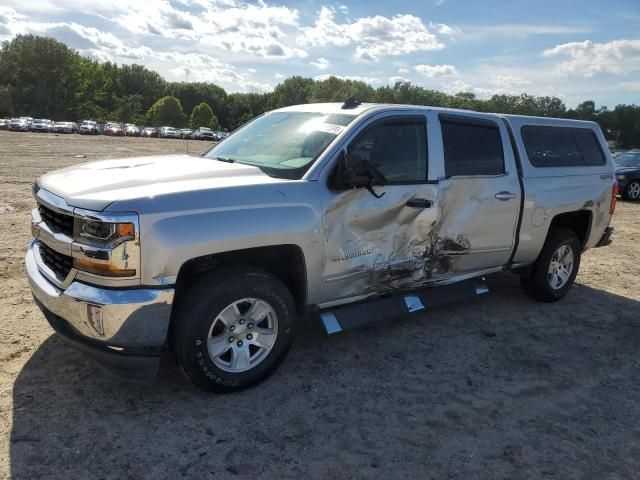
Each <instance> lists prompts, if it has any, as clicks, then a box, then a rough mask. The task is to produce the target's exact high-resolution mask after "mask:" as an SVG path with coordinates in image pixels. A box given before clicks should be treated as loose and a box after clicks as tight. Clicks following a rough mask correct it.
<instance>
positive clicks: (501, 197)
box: [496, 192, 516, 202]
mask: <svg viewBox="0 0 640 480" xmlns="http://www.w3.org/2000/svg"><path fill="white" fill-rule="evenodd" d="M496 198H497V199H498V200H502V201H503V202H506V201H507V200H513V199H514V198H516V194H515V193H511V192H499V193H496Z"/></svg>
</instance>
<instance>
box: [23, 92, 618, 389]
mask: <svg viewBox="0 0 640 480" xmlns="http://www.w3.org/2000/svg"><path fill="white" fill-rule="evenodd" d="M33 193H34V196H35V200H36V202H37V208H36V209H34V210H33V213H32V230H33V237H34V240H33V242H32V244H31V246H30V248H29V250H28V252H27V255H26V270H27V274H28V278H29V283H30V286H31V289H32V291H33V296H34V298H35V300H36V302H37V303H38V305H39V306H40V308H41V309H42V311H43V312H44V314H45V316H46V318H47V319H48V321H49V322H50V324H51V325H52V327H53V328H54V330H56V331H57V332H58V333H59V334H61V335H62V336H63V337H64V338H66V339H67V340H68V341H69V342H70V343H71V344H73V345H74V346H76V347H77V348H79V349H81V350H82V351H85V352H86V353H88V354H89V355H90V356H92V357H94V358H96V359H98V360H99V361H101V362H102V363H103V364H104V365H106V366H108V368H109V369H110V370H111V371H112V372H115V373H116V374H118V375H120V376H122V377H126V378H129V379H133V380H140V381H143V380H148V379H150V378H153V377H154V376H155V374H156V371H157V369H158V363H159V356H160V354H161V352H162V351H163V350H164V349H166V348H168V349H169V350H170V351H171V352H172V353H173V355H174V358H175V359H176V360H177V362H178V364H179V365H180V367H181V369H182V371H183V372H184V373H185V374H186V375H187V376H188V378H190V379H191V381H192V382H193V383H195V384H196V385H198V386H200V387H203V388H205V389H208V390H212V391H235V390H240V389H243V388H246V387H249V386H251V385H253V384H256V383H257V382H259V381H261V380H262V379H264V378H265V377H267V376H268V375H269V374H271V373H272V372H273V371H274V370H275V369H276V368H277V366H278V365H279V364H280V363H281V362H282V360H283V359H284V357H285V356H286V354H287V351H288V350H289V348H290V346H291V344H292V341H293V338H294V335H295V332H296V327H297V324H299V321H300V320H299V319H300V318H313V317H315V318H319V319H321V324H322V325H323V326H324V328H325V329H326V331H327V333H336V332H340V331H342V330H347V329H349V328H353V327H355V326H358V325H361V324H363V323H365V322H369V321H375V320H378V319H382V318H389V317H391V318H394V317H397V316H400V315H403V314H407V313H408V312H414V311H417V310H421V309H425V308H427V309H428V308H432V307H433V306H434V305H438V304H441V303H443V302H445V301H460V300H462V299H464V298H467V297H472V296H474V295H477V294H480V293H483V292H486V291H487V290H488V289H487V287H486V285H485V284H484V279H483V276H485V275H488V274H491V273H493V272H501V271H511V272H514V273H515V274H518V275H520V277H521V279H522V285H523V287H524V289H525V291H526V292H527V293H529V294H530V295H531V296H533V297H534V298H535V299H538V300H541V301H545V302H550V301H555V300H558V299H560V298H562V297H563V296H564V295H565V294H566V293H567V291H568V290H569V289H570V288H571V285H572V284H573V282H574V279H575V277H576V274H577V273H578V267H579V265H580V256H581V253H582V252H583V251H585V250H586V249H587V248H592V247H598V246H601V245H606V244H608V243H610V236H611V232H612V228H611V227H609V222H610V220H611V215H612V213H613V211H614V208H615V202H616V194H617V184H616V182H615V179H614V166H613V163H612V160H611V157H610V155H609V153H608V150H607V148H606V142H605V139H604V137H603V135H602V133H601V131H600V129H599V127H598V126H597V125H596V124H595V123H591V122H581V121H571V120H560V119H551V118H535V117H521V116H512V115H496V114H490V113H476V112H470V111H461V110H450V109H443V108H430V107H419V106H405V105H376V104H360V103H359V102H357V101H354V100H351V99H350V100H349V101H347V102H345V103H344V104H339V103H337V104H333V103H332V104H312V105H300V106H294V107H288V108H283V109H280V110H275V111H272V112H269V113H266V114H264V115H261V116H260V117H258V118H256V119H255V120H253V121H251V122H249V123H248V124H246V125H245V126H243V127H242V128H240V129H239V130H237V131H236V132H235V133H233V134H232V135H231V136H229V137H228V138H226V139H225V140H224V141H222V142H220V143H219V144H217V145H216V146H214V147H213V148H212V149H210V150H209V151H207V152H205V153H204V154H203V155H202V156H201V157H200V158H198V157H190V156H186V155H183V156H181V155H172V156H155V157H140V158H128V159H120V160H106V161H100V162H94V163H88V164H84V165H78V166H74V167H69V168H65V169H62V170H58V171H55V172H51V173H48V174H46V175H44V176H42V177H40V178H39V179H38V181H37V182H36V183H35V185H34V191H33ZM303 314H304V315H303Z"/></svg>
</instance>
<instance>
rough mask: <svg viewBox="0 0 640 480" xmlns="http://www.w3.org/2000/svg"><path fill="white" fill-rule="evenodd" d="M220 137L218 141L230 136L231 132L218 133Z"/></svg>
mask: <svg viewBox="0 0 640 480" xmlns="http://www.w3.org/2000/svg"><path fill="white" fill-rule="evenodd" d="M216 134H217V135H218V140H224V139H225V138H227V137H228V136H229V132H216Z"/></svg>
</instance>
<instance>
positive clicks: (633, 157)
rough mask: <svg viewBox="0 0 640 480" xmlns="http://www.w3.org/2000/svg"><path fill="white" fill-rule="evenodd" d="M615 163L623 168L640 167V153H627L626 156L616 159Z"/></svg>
mask: <svg viewBox="0 0 640 480" xmlns="http://www.w3.org/2000/svg"><path fill="white" fill-rule="evenodd" d="M615 162H616V164H617V165H620V166H621V167H639V166H640V152H627V153H625V154H624V155H620V156H619V157H618V158H616V160H615Z"/></svg>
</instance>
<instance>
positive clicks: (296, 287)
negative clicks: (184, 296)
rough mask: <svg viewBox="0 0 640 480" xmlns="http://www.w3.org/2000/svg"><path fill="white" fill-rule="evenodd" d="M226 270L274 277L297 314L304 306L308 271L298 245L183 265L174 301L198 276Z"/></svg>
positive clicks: (248, 250)
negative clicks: (231, 268) (241, 269)
mask: <svg viewBox="0 0 640 480" xmlns="http://www.w3.org/2000/svg"><path fill="white" fill-rule="evenodd" d="M229 266H246V267H254V268H259V269H261V270H265V271H266V272H269V273H271V274H272V275H274V276H275V277H277V278H278V279H279V280H280V281H281V282H282V283H283V284H284V285H285V286H286V287H287V288H288V289H289V291H290V292H291V295H292V296H293V299H294V301H295V304H296V309H297V311H298V313H302V312H303V311H304V309H305V307H306V305H307V297H308V292H307V268H306V261H305V257H304V253H303V251H302V248H300V247H299V246H298V245H293V244H283V245H269V246H265V247H255V248H246V249H239V250H232V251H227V252H220V253H215V254H211V255H204V256H201V257H195V258H192V259H189V260H187V261H186V262H184V263H183V264H182V266H181V267H180V270H179V271H178V275H177V278H176V284H175V285H176V299H177V301H179V299H180V295H181V293H182V292H183V291H184V289H185V288H188V285H189V283H190V282H191V281H193V280H194V279H195V278H196V277H197V276H198V275H200V274H202V273H204V272H208V271H211V270H214V269H219V268H225V267H229Z"/></svg>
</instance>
